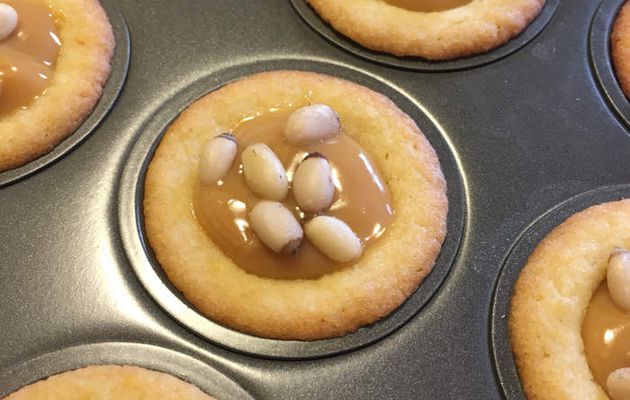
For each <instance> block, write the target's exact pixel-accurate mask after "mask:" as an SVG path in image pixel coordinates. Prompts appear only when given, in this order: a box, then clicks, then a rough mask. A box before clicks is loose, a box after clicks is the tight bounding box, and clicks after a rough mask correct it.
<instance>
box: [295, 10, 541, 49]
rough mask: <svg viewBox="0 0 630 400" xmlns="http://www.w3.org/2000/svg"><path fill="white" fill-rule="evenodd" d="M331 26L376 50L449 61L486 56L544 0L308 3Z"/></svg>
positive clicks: (520, 27) (518, 29)
mask: <svg viewBox="0 0 630 400" xmlns="http://www.w3.org/2000/svg"><path fill="white" fill-rule="evenodd" d="M307 2H308V3H309V4H310V5H311V6H312V7H313V8H314V9H315V11H316V12H317V13H318V14H319V15H320V16H321V17H322V18H323V19H324V20H325V21H327V22H329V23H330V24H331V25H332V26H333V28H335V29H336V30H337V31H339V32H341V33H342V34H344V35H345V36H347V37H349V38H351V39H352V40H354V41H356V42H358V43H359V44H361V45H362V46H364V47H367V48H369V49H372V50H377V51H383V52H386V53H391V54H394V55H396V56H418V57H423V58H426V59H429V60H449V59H454V58H459V57H466V56H470V55H473V54H478V53H483V52H486V51H488V50H491V49H493V48H495V47H498V46H499V45H501V44H503V43H505V42H507V41H508V40H509V39H511V38H513V37H514V36H516V35H518V34H519V33H521V32H522V31H523V29H525V28H526V27H527V25H529V23H530V22H531V21H532V20H533V19H534V18H536V16H537V15H538V14H539V13H540V10H541V9H542V7H543V5H544V4H545V0H473V1H472V2H471V3H469V4H467V5H464V6H462V7H458V8H454V9H451V10H447V11H441V12H432V13H423V12H413V11H409V10H405V9H402V8H398V7H395V6H392V5H390V4H387V3H385V2H384V1H383V0H343V1H339V0H307Z"/></svg>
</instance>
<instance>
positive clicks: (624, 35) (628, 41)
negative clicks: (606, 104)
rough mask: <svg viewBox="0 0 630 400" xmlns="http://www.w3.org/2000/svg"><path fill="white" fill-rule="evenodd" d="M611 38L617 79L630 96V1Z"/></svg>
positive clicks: (621, 14) (622, 9) (620, 12)
mask: <svg viewBox="0 0 630 400" xmlns="http://www.w3.org/2000/svg"><path fill="white" fill-rule="evenodd" d="M610 40H611V46H610V47H611V51H612V59H613V64H614V66H615V73H616V74H617V80H618V81H619V84H620V85H621V89H622V90H623V92H624V93H625V94H626V97H630V2H626V3H625V4H624V5H623V7H621V10H620V11H619V15H617V19H616V20H615V23H614V25H613V30H612V33H611V36H610Z"/></svg>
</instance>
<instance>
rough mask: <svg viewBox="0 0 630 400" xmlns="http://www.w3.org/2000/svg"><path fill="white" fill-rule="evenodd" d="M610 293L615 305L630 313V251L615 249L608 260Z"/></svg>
mask: <svg viewBox="0 0 630 400" xmlns="http://www.w3.org/2000/svg"><path fill="white" fill-rule="evenodd" d="M607 280H608V292H609V293H610V298H611V299H612V301H613V303H615V305H616V306H617V307H619V308H621V309H622V310H624V311H630V251H627V250H624V249H620V248H615V249H614V250H613V252H612V254H611V255H610V259H608V274H607Z"/></svg>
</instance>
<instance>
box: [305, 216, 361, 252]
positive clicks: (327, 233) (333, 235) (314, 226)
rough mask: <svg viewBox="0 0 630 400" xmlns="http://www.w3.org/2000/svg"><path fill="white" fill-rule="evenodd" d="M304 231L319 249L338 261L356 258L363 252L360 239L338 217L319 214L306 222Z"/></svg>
mask: <svg viewBox="0 0 630 400" xmlns="http://www.w3.org/2000/svg"><path fill="white" fill-rule="evenodd" d="M304 231H305V232H306V237H307V238H308V240H310V241H311V243H313V245H314V246H315V247H317V249H318V250H319V251H321V252H322V253H324V254H325V255H326V256H328V257H329V258H330V259H332V260H334V261H337V262H339V263H345V262H349V261H352V260H356V259H357V258H359V257H360V256H361V254H362V253H363V247H362V246H361V240H359V238H358V237H357V235H355V233H354V232H353V231H352V229H350V227H349V226H348V225H347V224H346V223H345V222H343V221H342V220H340V219H338V218H335V217H330V216H324V215H320V216H318V217H315V218H313V219H312V220H310V221H309V222H307V223H306V225H304Z"/></svg>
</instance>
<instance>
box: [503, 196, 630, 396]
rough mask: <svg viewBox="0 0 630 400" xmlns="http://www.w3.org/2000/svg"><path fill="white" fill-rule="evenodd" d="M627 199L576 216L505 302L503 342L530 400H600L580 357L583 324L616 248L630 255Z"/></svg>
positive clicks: (533, 259)
mask: <svg viewBox="0 0 630 400" xmlns="http://www.w3.org/2000/svg"><path fill="white" fill-rule="evenodd" d="M629 227H630V199H628V200H621V201H616V202H611V203H605V204H601V205H597V206H593V207H590V208H588V209H586V210H584V211H582V212H579V213H577V214H575V215H573V216H572V217H570V218H569V219H567V220H566V221H565V222H563V223H562V224H561V225H559V226H558V227H557V228H555V229H554V230H553V231H552V232H551V233H550V234H549V235H547V237H546V238H545V239H544V240H543V241H542V242H540V244H538V246H537V247H536V249H535V250H534V252H533V253H532V254H531V256H530V257H529V259H528V260H527V264H526V265H525V267H524V268H523V271H522V272H521V274H520V276H519V279H518V281H517V282H516V286H515V288H514V295H513V298H512V305H511V312H510V320H509V326H510V339H511V342H512V350H513V351H514V356H515V359H516V364H517V366H518V369H519V373H520V376H521V382H522V383H523V388H524V389H525V392H526V393H527V396H528V397H529V398H530V399H553V400H563V399H567V400H568V399H582V400H590V399H607V398H608V397H607V396H606V394H605V393H604V391H603V390H602V388H601V387H600V386H599V385H598V384H597V383H596V382H595V379H594V377H593V375H592V373H591V371H590V369H589V366H588V363H587V360H586V356H585V354H584V343H583V340H582V321H583V319H584V315H585V314H586V309H587V307H588V305H589V303H590V300H591V297H592V296H593V293H594V292H595V290H596V289H597V287H599V285H600V284H601V283H602V281H603V280H604V279H605V277H606V268H607V261H608V258H609V256H610V253H611V251H612V249H613V248H614V247H615V246H619V247H624V248H628V247H630V228H629Z"/></svg>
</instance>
